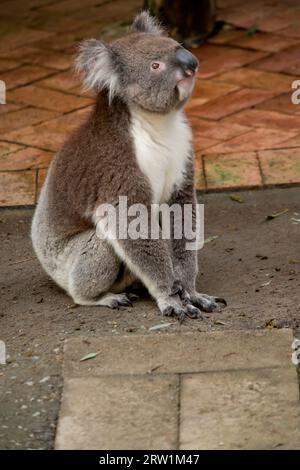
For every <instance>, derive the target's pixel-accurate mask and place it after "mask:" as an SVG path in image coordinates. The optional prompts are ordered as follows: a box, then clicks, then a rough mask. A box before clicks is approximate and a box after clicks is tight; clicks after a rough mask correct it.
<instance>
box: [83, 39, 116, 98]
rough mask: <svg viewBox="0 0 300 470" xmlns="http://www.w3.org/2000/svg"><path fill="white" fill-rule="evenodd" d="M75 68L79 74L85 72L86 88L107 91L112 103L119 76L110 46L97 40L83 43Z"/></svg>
mask: <svg viewBox="0 0 300 470" xmlns="http://www.w3.org/2000/svg"><path fill="white" fill-rule="evenodd" d="M75 66H76V70H77V72H83V75H84V86H85V88H86V89H90V88H94V89H95V90H96V91H100V90H103V89H106V90H107V91H108V96H109V102H111V100H112V99H113V97H114V95H115V94H116V93H117V88H118V75H117V72H116V66H115V64H114V57H113V52H112V50H111V48H110V46H109V45H108V44H105V43H104V42H102V41H98V40H97V39H88V40H86V41H84V42H82V43H81V44H80V46H79V54H78V56H77V59H76V62H75Z"/></svg>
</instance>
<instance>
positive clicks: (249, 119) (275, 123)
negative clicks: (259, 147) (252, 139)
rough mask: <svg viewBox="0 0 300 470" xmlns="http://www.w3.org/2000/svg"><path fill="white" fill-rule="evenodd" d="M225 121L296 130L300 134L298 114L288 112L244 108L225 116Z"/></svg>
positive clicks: (282, 129) (299, 117)
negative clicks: (227, 116)
mask: <svg viewBox="0 0 300 470" xmlns="http://www.w3.org/2000/svg"><path fill="white" fill-rule="evenodd" d="M225 122H227V123H237V124H241V125H249V126H252V127H265V128H269V129H279V130H281V131H295V132H297V131H298V132H299V134H300V115H299V116H297V115H295V116H292V115H290V114H283V113H278V112H277V111H265V110H263V109H246V110H244V111H241V112H240V113H237V114H234V115H233V116H230V117H229V118H225Z"/></svg>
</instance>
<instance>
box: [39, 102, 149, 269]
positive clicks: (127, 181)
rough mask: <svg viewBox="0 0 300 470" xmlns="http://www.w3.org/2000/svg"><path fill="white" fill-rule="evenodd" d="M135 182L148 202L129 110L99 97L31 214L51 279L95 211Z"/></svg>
mask: <svg viewBox="0 0 300 470" xmlns="http://www.w3.org/2000/svg"><path fill="white" fill-rule="evenodd" d="M134 176H135V177H136V178H135V181H139V182H140V183H139V184H140V185H142V186H144V187H143V188H142V189H143V191H142V192H143V194H144V195H145V198H146V197H148V196H149V188H148V187H147V181H146V179H145V178H144V177H143V175H142V173H141V171H140V169H139V167H138V165H137V162H136V159H135V154H134V149H133V143H132V138H131V135H130V115H129V112H128V109H127V107H126V106H125V105H123V104H122V103H121V102H119V101H118V100H115V101H114V103H113V104H112V105H111V106H109V105H108V102H107V99H106V97H105V96H101V95H100V96H99V97H98V100H97V103H96V106H95V110H94V111H93V112H92V114H91V115H90V117H89V118H88V120H87V121H86V122H85V123H83V124H82V125H81V126H80V128H79V129H78V130H77V131H75V132H74V133H73V134H72V135H71V136H70V138H69V139H68V140H67V141H66V143H65V144H64V146H63V147H62V149H61V150H60V151H59V152H58V154H57V155H56V157H55V158H54V160H53V162H52V164H51V166H50V168H49V171H48V175H47V178H46V181H45V183H44V186H43V188H42V191H41V194H40V197H39V201H38V204H37V208H36V211H35V214H34V218H33V223H32V241H33V246H34V249H35V251H36V253H37V255H38V257H39V259H40V261H41V263H42V265H43V267H44V268H45V270H46V271H47V272H48V273H49V274H51V271H53V269H54V268H55V264H56V261H57V257H58V253H60V252H63V251H64V250H65V247H66V246H67V245H69V246H70V244H69V241H70V239H71V238H72V237H73V236H74V235H76V234H78V233H81V232H84V231H86V230H90V229H92V228H93V226H94V225H93V221H92V216H93V213H94V211H95V209H96V208H97V206H98V205H99V204H101V203H104V202H109V203H112V204H114V203H116V202H117V199H118V195H119V194H120V193H121V194H129V193H130V188H131V187H132V181H133V178H134ZM141 202H143V201H141Z"/></svg>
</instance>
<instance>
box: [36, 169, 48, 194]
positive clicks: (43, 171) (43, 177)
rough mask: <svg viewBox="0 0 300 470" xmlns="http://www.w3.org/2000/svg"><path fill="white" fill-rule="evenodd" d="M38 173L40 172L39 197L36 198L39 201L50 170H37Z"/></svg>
mask: <svg viewBox="0 0 300 470" xmlns="http://www.w3.org/2000/svg"><path fill="white" fill-rule="evenodd" d="M37 172H38V175H37V195H36V196H37V197H36V198H37V199H38V196H39V194H40V192H41V189H42V187H43V184H44V182H45V179H46V176H47V172H48V170H46V169H43V168H42V169H39V170H37Z"/></svg>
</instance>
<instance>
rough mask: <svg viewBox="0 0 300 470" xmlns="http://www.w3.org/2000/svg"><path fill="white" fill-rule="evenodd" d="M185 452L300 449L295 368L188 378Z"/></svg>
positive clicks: (184, 387) (183, 406)
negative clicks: (192, 450)
mask: <svg viewBox="0 0 300 470" xmlns="http://www.w3.org/2000/svg"><path fill="white" fill-rule="evenodd" d="M180 403H181V412H180V413H181V414H180V416H181V419H180V449H274V448H278V449H300V406H299V391H298V384H297V376H296V371H295V369H294V368H292V367H289V368H287V369H260V370H251V371H231V372H220V373H214V372H213V373H206V374H195V375H185V376H183V377H182V379H181V399H180Z"/></svg>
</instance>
